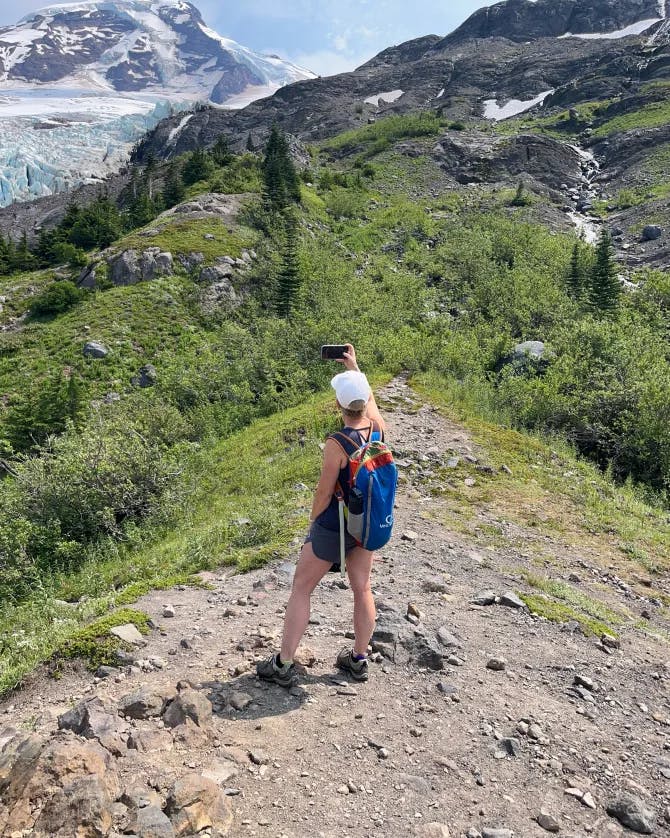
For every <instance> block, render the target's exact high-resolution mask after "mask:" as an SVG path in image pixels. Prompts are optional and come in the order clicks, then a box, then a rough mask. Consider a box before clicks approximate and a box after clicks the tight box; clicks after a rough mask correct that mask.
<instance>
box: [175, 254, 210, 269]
mask: <svg viewBox="0 0 670 838" xmlns="http://www.w3.org/2000/svg"><path fill="white" fill-rule="evenodd" d="M177 260H178V261H179V263H180V265H181V266H182V267H183V268H185V269H186V270H187V271H189V273H190V272H191V271H193V270H195V268H198V267H200V265H202V263H203V262H204V261H205V254H204V253H202V252H201V251H191V252H190V253H178V254H177Z"/></svg>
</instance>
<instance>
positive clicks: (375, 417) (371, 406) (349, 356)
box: [337, 343, 386, 431]
mask: <svg viewBox="0 0 670 838" xmlns="http://www.w3.org/2000/svg"><path fill="white" fill-rule="evenodd" d="M337 360H338V362H339V363H340V364H344V366H345V368H346V369H348V370H356V372H360V371H361V370H360V368H359V366H358V362H357V361H356V350H355V349H354V347H353V345H352V344H351V343H348V344H347V351H346V352H345V353H344V357H343V358H338V359H337ZM367 416H368V419H370V420H371V421H373V422H376V423H377V425H379V428H380V430H382V431H385V430H386V422H384V417H383V416H382V415H381V413H380V412H379V408H378V407H377V402H376V401H375V394H374V393H373V392H372V391H371V392H370V401H369V402H368V409H367Z"/></svg>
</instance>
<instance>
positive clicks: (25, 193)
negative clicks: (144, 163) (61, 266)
mask: <svg viewBox="0 0 670 838" xmlns="http://www.w3.org/2000/svg"><path fill="white" fill-rule="evenodd" d="M92 55H96V56H98V57H97V58H91V56H92ZM40 57H43V60H42V61H40V60H39V59H40ZM36 59H37V60H36ZM235 65H237V69H235ZM52 66H53V67H54V68H55V69H54V71H53V72H52V71H51V68H52ZM26 68H27V69H26ZM63 68H64V69H63ZM63 73H65V75H62V74H63ZM228 73H230V76H228V75H227V74H228ZM35 74H36V75H35ZM238 76H239V78H238ZM229 78H230V79H231V81H228V79H229ZM308 78H314V74H313V73H310V72H309V71H308V70H304V69H303V68H301V67H297V66H295V65H293V64H291V63H290V62H287V61H283V60H282V59H281V58H278V57H277V56H272V55H259V54H257V53H254V52H252V51H251V50H249V49H247V48H246V47H244V46H242V45H240V44H238V43H236V42H235V41H232V40H230V39H229V38H224V37H222V36H221V35H219V34H218V33H217V32H215V31H214V30H213V29H210V28H209V27H207V26H206V25H205V24H204V23H203V21H202V18H201V17H200V13H199V12H198V10H197V9H196V8H195V7H194V6H192V5H191V4H190V3H188V2H186V0H84V2H79V3H62V4H56V5H51V6H47V7H46V8H43V9H40V10H39V11H37V12H33V13H32V14H29V15H27V16H26V17H24V18H23V19H22V20H21V21H19V23H18V24H17V25H16V26H14V27H2V28H0V206H6V205H7V204H10V203H13V202H14V201H20V200H27V199H32V198H35V197H39V196H41V195H49V194H52V193H53V192H58V191H62V190H64V189H68V188H70V187H72V186H74V185H76V184H78V183H82V182H90V181H93V180H97V179H101V178H104V177H105V176H106V175H107V174H109V173H110V172H113V171H115V170H118V168H119V167H120V165H122V164H123V163H124V162H125V161H126V160H127V158H128V156H129V153H130V151H131V149H132V146H133V144H134V143H135V142H136V141H137V140H138V139H139V138H140V137H141V136H142V135H143V134H144V133H145V132H146V131H148V130H150V129H151V128H153V127H154V126H155V125H156V124H157V123H158V122H159V121H160V120H161V119H162V118H164V117H165V116H168V115H169V114H170V113H171V112H178V111H183V110H188V109H190V108H192V107H193V106H194V105H195V104H197V103H199V102H207V101H210V100H211V99H215V101H216V103H217V104H218V106H220V107H226V108H242V107H245V106H246V105H248V104H250V103H251V102H253V101H255V100H256V99H260V98H264V97H266V96H271V95H272V94H273V93H275V92H276V91H277V90H279V88H280V87H282V86H283V85H285V84H291V83H293V82H296V81H300V80H303V79H308ZM26 79H27V80H26ZM245 81H246V82H247V83H246V84H245ZM187 121H188V117H184V119H183V120H182V123H181V124H180V126H178V128H177V129H175V131H174V132H173V137H172V139H173V141H174V140H176V138H177V136H178V135H179V133H180V131H181V130H182V129H183V127H184V126H185V125H186V123H187Z"/></svg>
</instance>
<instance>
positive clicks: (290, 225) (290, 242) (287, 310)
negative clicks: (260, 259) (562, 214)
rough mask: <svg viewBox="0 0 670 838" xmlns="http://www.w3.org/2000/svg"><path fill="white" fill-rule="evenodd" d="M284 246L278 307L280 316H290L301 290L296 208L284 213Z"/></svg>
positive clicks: (278, 281)
mask: <svg viewBox="0 0 670 838" xmlns="http://www.w3.org/2000/svg"><path fill="white" fill-rule="evenodd" d="M283 222H284V246H283V248H282V266H281V269H280V271H279V275H278V277H277V299H276V308H277V313H278V314H279V315H280V317H285V318H287V319H288V318H289V317H290V316H291V312H292V311H293V309H294V307H295V304H296V300H297V296H298V291H299V290H300V267H299V262H298V219H297V216H296V213H295V211H294V210H291V209H289V210H286V211H285V212H284V213H283Z"/></svg>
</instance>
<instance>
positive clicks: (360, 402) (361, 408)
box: [340, 399, 368, 419]
mask: <svg viewBox="0 0 670 838" xmlns="http://www.w3.org/2000/svg"><path fill="white" fill-rule="evenodd" d="M367 407H368V403H367V401H365V400H364V399H354V401H353V402H351V404H350V405H349V407H342V405H340V408H341V409H342V413H344V415H345V416H346V417H347V419H362V418H363V416H365V411H366V410H367Z"/></svg>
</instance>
